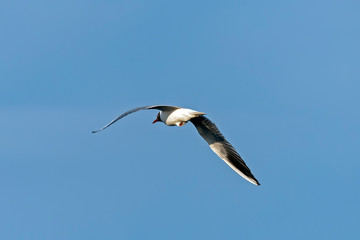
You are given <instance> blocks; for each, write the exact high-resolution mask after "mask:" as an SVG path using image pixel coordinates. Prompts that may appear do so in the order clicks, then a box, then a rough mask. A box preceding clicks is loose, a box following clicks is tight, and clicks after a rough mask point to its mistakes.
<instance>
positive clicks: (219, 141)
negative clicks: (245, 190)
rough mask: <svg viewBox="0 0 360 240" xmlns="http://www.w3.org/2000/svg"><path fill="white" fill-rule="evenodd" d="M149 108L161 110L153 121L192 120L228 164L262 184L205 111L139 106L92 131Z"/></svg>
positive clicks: (182, 122) (177, 123) (181, 122)
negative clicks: (207, 116)
mask: <svg viewBox="0 0 360 240" xmlns="http://www.w3.org/2000/svg"><path fill="white" fill-rule="evenodd" d="M147 109H157V110H160V112H159V113H158V114H157V117H156V119H155V120H154V121H153V123H156V122H163V123H164V124H166V125H168V126H179V127H181V126H184V125H185V124H186V123H187V122H188V121H190V122H191V123H192V124H194V126H195V127H196V129H197V130H198V132H199V134H200V135H201V136H202V137H203V138H204V139H205V141H206V142H207V143H208V144H209V145H210V148H211V149H212V150H213V151H214V152H215V153H216V154H217V155H218V156H219V157H220V158H221V159H222V160H224V161H225V163H226V164H227V165H229V166H230V167H231V168H232V169H233V170H234V171H235V172H237V173H238V174H239V175H240V176H242V177H243V178H245V179H246V180H248V181H249V182H251V183H253V184H255V185H260V183H259V182H258V180H256V178H255V177H254V175H252V173H251V171H250V169H249V168H248V166H246V164H245V162H244V160H242V158H241V157H240V155H239V154H238V153H237V152H236V150H235V148H234V147H233V146H232V145H231V144H230V143H229V142H228V141H227V140H226V139H225V137H224V136H223V135H222V134H221V132H220V131H219V129H218V128H217V127H216V125H215V124H214V123H213V122H211V121H210V120H209V119H208V118H206V117H204V115H205V113H203V112H198V111H195V110H191V109H188V108H181V107H175V106H166V105H153V106H145V107H138V108H134V109H131V110H129V111H127V112H125V113H123V114H121V115H120V116H118V117H117V118H115V119H114V120H112V121H111V122H110V123H108V124H107V125H105V126H104V127H102V128H100V129H98V130H96V131H92V133H96V132H99V131H102V130H104V129H105V128H107V127H109V126H110V125H112V124H114V123H115V122H116V121H118V120H120V119H121V118H123V117H125V116H127V115H129V114H130V113H134V112H137V111H140V110H147Z"/></svg>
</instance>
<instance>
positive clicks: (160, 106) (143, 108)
mask: <svg viewBox="0 0 360 240" xmlns="http://www.w3.org/2000/svg"><path fill="white" fill-rule="evenodd" d="M178 108H179V107H175V106H166V105H153V106H145V107H138V108H134V109H131V110H129V111H127V112H125V113H123V114H121V115H120V116H118V117H117V118H115V119H114V120H112V121H111V122H109V123H108V124H106V125H105V126H104V127H102V128H100V129H98V130H95V131H92V133H97V132H99V131H102V130H104V129H105V128H107V127H109V126H110V125H112V124H114V123H115V122H116V121H118V120H120V119H122V118H123V117H125V116H127V115H129V114H131V113H134V112H137V111H140V110H146V109H158V110H161V111H171V110H175V109H178Z"/></svg>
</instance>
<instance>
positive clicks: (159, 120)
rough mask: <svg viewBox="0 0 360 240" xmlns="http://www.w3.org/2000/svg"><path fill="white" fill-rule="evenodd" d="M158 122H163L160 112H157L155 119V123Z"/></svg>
mask: <svg viewBox="0 0 360 240" xmlns="http://www.w3.org/2000/svg"><path fill="white" fill-rule="evenodd" d="M156 122H162V121H161V118H160V112H159V113H158V114H157V116H156V119H155V120H154V121H153V124H154V123H156Z"/></svg>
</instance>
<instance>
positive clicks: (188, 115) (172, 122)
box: [160, 108, 205, 126]
mask: <svg viewBox="0 0 360 240" xmlns="http://www.w3.org/2000/svg"><path fill="white" fill-rule="evenodd" d="M201 115H205V113H203V112H197V111H195V110H192V109H188V108H179V109H176V110H174V111H161V112H160V119H161V121H162V122H163V123H165V124H166V125H168V126H183V125H184V124H186V123H187V122H188V121H189V120H190V119H192V118H194V117H198V116H201Z"/></svg>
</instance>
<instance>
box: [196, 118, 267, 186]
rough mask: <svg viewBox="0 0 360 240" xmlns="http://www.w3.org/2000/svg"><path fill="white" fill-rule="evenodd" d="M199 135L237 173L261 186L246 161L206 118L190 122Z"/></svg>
mask: <svg viewBox="0 0 360 240" xmlns="http://www.w3.org/2000/svg"><path fill="white" fill-rule="evenodd" d="M190 121H191V122H192V123H193V124H194V126H195V127H196V129H197V130H198V132H199V134H200V135H201V136H202V137H203V138H204V139H205V141H206V142H207V143H208V144H209V145H210V148H211V149H212V150H213V151H214V152H215V153H216V154H217V155H218V156H219V157H220V158H221V159H222V160H224V161H225V162H226V163H227V164H228V165H229V166H230V167H231V168H232V169H233V170H234V171H235V172H237V173H238V174H239V175H241V176H242V177H243V178H245V179H246V180H248V181H249V182H251V183H253V184H255V185H260V183H259V182H258V180H256V178H255V177H254V176H253V175H252V173H251V171H250V169H249V168H248V166H246V164H245V162H244V160H242V158H241V157H240V155H239V154H238V153H237V152H236V150H235V148H234V147H233V146H232V145H231V144H230V143H229V142H228V141H227V140H226V139H225V137H224V136H223V135H222V134H221V132H220V131H219V129H218V128H217V127H216V125H215V124H214V123H213V122H211V121H210V120H209V119H208V118H206V117H204V116H199V117H196V118H192V119H191V120H190Z"/></svg>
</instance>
